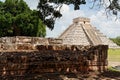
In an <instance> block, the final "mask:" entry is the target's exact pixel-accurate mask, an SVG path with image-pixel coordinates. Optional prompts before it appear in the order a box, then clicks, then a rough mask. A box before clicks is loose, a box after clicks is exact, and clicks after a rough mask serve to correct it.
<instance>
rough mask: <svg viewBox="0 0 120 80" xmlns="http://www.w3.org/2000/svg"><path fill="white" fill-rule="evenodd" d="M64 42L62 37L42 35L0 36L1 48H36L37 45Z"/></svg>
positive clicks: (11, 49)
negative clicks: (45, 36) (55, 37)
mask: <svg viewBox="0 0 120 80" xmlns="http://www.w3.org/2000/svg"><path fill="white" fill-rule="evenodd" d="M56 44H62V40H61V39H53V38H41V37H26V36H16V37H2V38H0V50H1V51H2V50H10V51H16V50H34V49H35V46H36V45H56Z"/></svg>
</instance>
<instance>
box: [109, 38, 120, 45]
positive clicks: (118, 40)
mask: <svg viewBox="0 0 120 80" xmlns="http://www.w3.org/2000/svg"><path fill="white" fill-rule="evenodd" d="M111 40H112V41H113V42H114V43H116V44H117V45H119V46H120V36H118V37H116V38H111Z"/></svg>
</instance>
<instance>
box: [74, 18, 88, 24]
mask: <svg viewBox="0 0 120 80" xmlns="http://www.w3.org/2000/svg"><path fill="white" fill-rule="evenodd" d="M73 23H84V24H85V23H90V19H89V18H84V17H78V18H75V19H73Z"/></svg>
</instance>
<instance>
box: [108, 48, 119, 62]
mask: <svg viewBox="0 0 120 80" xmlns="http://www.w3.org/2000/svg"><path fill="white" fill-rule="evenodd" d="M108 61H113V62H120V49H109V50H108Z"/></svg>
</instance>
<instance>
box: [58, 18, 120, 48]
mask: <svg viewBox="0 0 120 80" xmlns="http://www.w3.org/2000/svg"><path fill="white" fill-rule="evenodd" d="M58 38H60V39H62V40H63V44H68V45H84V46H86V45H101V44H103V45H108V46H109V48H120V46H118V45H117V44H115V43H113V42H112V41H111V40H110V39H108V38H107V37H106V36H104V35H103V34H102V33H101V32H100V31H99V30H97V28H95V27H92V25H91V24H90V19H89V18H83V17H78V18H75V19H73V24H72V25H70V26H69V27H68V28H67V29H66V30H65V31H64V32H63V33H62V34H61V35H60V36H59V37H58Z"/></svg>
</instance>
